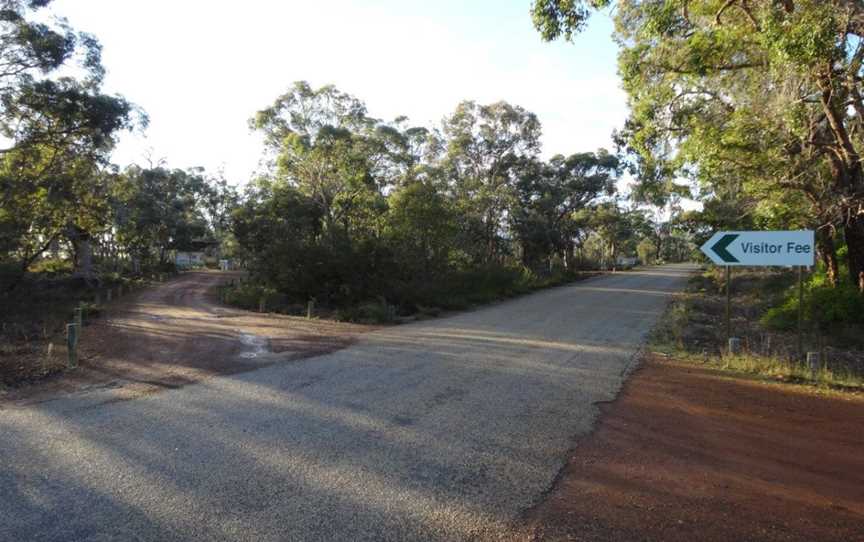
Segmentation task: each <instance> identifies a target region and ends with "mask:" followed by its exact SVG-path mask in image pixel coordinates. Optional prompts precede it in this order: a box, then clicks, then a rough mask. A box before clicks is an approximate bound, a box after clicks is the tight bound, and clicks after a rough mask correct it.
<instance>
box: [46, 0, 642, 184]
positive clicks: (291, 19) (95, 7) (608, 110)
mask: <svg viewBox="0 0 864 542" xmlns="http://www.w3.org/2000/svg"><path fill="white" fill-rule="evenodd" d="M529 6H530V0H434V1H432V0H354V1H350V0H328V1H327V2H323V1H321V2H314V1H312V2H310V1H296V0H287V1H279V2H276V1H272V0H246V1H245V2H228V1H221V0H210V1H206V0H149V1H147V2H141V1H140V0H139V1H133V0H87V1H86V2H85V1H81V0H58V1H56V2H55V3H54V4H52V7H51V9H52V11H53V12H54V13H56V14H58V15H62V16H65V17H67V18H68V19H69V21H70V23H71V24H72V26H73V27H74V28H75V29H77V30H81V31H86V32H90V33H92V34H95V35H96V36H97V37H98V38H99V39H100V41H101V42H102V44H103V46H104V53H103V60H104V64H105V67H106V68H107V70H108V76H107V79H106V90H107V91H108V92H117V93H120V94H123V95H124V96H126V97H127V98H128V99H130V100H131V101H133V102H135V103H136V104H138V105H139V106H141V107H143V108H144V110H146V111H147V113H148V115H149V116H150V121H151V122H150V127H149V128H148V129H147V131H146V133H145V134H143V135H141V134H138V135H128V136H124V138H123V140H122V142H121V144H120V146H119V147H118V149H117V151H116V152H115V155H114V161H115V162H116V163H118V164H120V165H126V164H129V163H131V162H139V163H142V162H143V160H142V157H143V156H144V155H145V154H146V153H147V152H148V150H149V149H152V155H153V157H155V158H165V159H166V160H167V161H168V165H169V166H171V167H178V168H186V167H192V166H204V167H206V168H207V169H208V170H214V171H215V170H217V169H219V168H224V170H225V172H226V174H227V175H228V177H229V179H230V180H232V181H233V182H235V183H244V182H246V181H247V180H248V179H249V177H250V176H251V174H252V173H253V171H254V169H255V168H256V165H257V162H258V160H259V158H260V156H261V152H262V148H261V144H260V141H259V140H258V138H257V137H256V136H254V135H252V134H250V132H249V129H248V127H247V120H248V119H249V118H250V117H251V116H252V115H253V114H254V112H255V111H256V110H258V109H261V108H263V107H266V106H267V105H269V104H270V103H271V102H272V101H273V100H274V99H275V98H276V97H277V96H278V95H279V94H281V93H283V92H284V91H285V90H286V89H287V88H288V87H289V85H290V84H291V83H292V82H294V81H297V80H307V81H309V82H310V84H312V85H313V86H320V85H324V84H329V83H332V84H335V85H336V86H337V87H338V88H339V89H340V90H343V91H345V92H349V93H351V94H353V95H355V96H357V97H358V98H360V99H362V100H364V101H365V102H366V104H367V105H368V107H369V112H370V114H371V115H372V116H375V117H377V118H383V119H392V118H394V117H396V116H398V115H406V116H408V117H409V118H410V119H411V120H412V121H413V122H414V123H415V124H419V125H431V124H433V123H435V122H437V121H439V120H440V119H441V118H442V117H444V116H445V115H447V114H448V113H450V112H451V111H452V110H453V109H454V108H455V106H456V104H457V103H458V102H459V101H461V100H464V99H473V100H477V101H478V102H480V103H490V102H493V101H497V100H507V101H508V102H511V103H514V104H518V105H521V106H523V107H525V108H526V109H528V110H530V111H533V112H535V113H536V114H537V115H538V116H539V118H540V120H541V122H542V123H543V132H544V137H543V142H544V155H546V156H551V155H553V154H557V153H563V154H569V153H573V152H579V151H593V150H596V149H597V148H599V147H606V148H609V149H610V150H611V146H612V144H611V138H610V135H611V132H612V130H613V128H616V127H620V126H621V125H622V124H623V121H624V118H625V115H626V106H625V96H624V93H623V91H622V90H621V89H620V86H619V81H618V76H617V74H616V60H615V59H616V52H617V50H616V46H615V44H614V43H613V41H612V39H611V37H610V35H611V32H612V24H611V22H610V20H609V18H608V17H606V16H595V17H594V18H593V19H592V24H591V25H590V29H589V31H588V32H587V33H585V34H583V35H581V36H579V37H578V38H577V40H576V43H575V44H567V43H554V44H547V43H543V42H542V41H541V40H540V38H539V36H538V35H537V33H536V31H535V30H534V29H533V27H532V25H531V18H530V15H529V13H528V10H529Z"/></svg>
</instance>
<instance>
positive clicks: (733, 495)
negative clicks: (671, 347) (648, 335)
mask: <svg viewBox="0 0 864 542" xmlns="http://www.w3.org/2000/svg"><path fill="white" fill-rule="evenodd" d="M601 408H602V411H603V414H602V416H601V419H600V421H599V423H598V426H597V428H596V430H595V431H594V432H593V433H592V435H591V436H590V437H588V438H586V439H585V440H583V441H580V442H579V444H578V445H577V447H576V449H575V450H574V452H573V454H572V457H570V459H569V461H568V463H567V465H566V467H565V469H564V470H563V471H562V474H561V476H560V479H559V480H558V481H557V482H556V484H555V486H554V487H553V489H552V490H551V492H550V493H549V495H548V496H547V497H546V498H545V499H544V500H543V502H542V503H540V504H539V505H538V506H537V507H535V508H534V509H533V510H531V511H529V512H528V513H527V515H526V518H525V524H524V527H525V531H523V532H524V533H526V534H525V535H524V536H525V538H526V539H530V540H556V541H557V540H585V541H587V540H592V541H601V540H602V541H619V540H620V541H625V540H626V541H633V540H662V541H679V540H680V541H692V540H709V541H710V540H717V541H729V540H750V541H781V540H782V541H799V540H800V541H814V540H819V541H834V540H836V541H852V540H864V454H862V450H864V397H862V396H861V395H851V394H842V395H841V394H836V393H835V394H816V393H814V392H813V390H807V389H804V388H802V387H798V386H790V385H784V384H771V383H767V382H764V381H756V380H752V379H747V378H741V377H735V376H730V375H729V373H723V372H720V371H716V370H712V369H709V368H704V367H699V366H693V365H687V364H682V363H679V362H675V361H673V360H664V359H658V358H655V357H652V358H650V359H647V360H646V361H645V363H644V365H643V367H642V368H641V369H640V370H639V371H638V372H637V373H636V374H635V375H634V376H633V377H632V378H631V379H630V381H629V382H628V383H627V384H626V386H625V389H624V391H623V392H622V394H621V395H620V396H619V398H618V399H617V400H616V401H615V402H614V403H611V404H608V405H602V407H601Z"/></svg>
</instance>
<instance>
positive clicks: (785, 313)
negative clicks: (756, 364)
mask: <svg viewBox="0 0 864 542" xmlns="http://www.w3.org/2000/svg"><path fill="white" fill-rule="evenodd" d="M804 317H805V318H806V319H807V320H808V321H810V322H814V323H816V324H817V325H818V326H820V327H826V326H830V325H834V324H864V296H862V295H861V294H860V293H859V292H858V290H857V289H856V288H855V286H854V285H852V284H849V283H846V282H842V283H840V284H838V285H837V286H836V287H833V288H832V287H831V286H830V285H829V284H827V282H826V280H825V276H824V275H823V274H819V273H817V274H815V275H813V277H811V279H810V280H809V281H808V282H807V283H806V284H805V291H804ZM797 322H798V287H797V285H796V286H795V287H792V288H790V289H789V290H788V291H787V293H786V296H785V299H784V301H783V303H782V304H781V305H780V306H778V307H773V308H771V309H769V310H768V311H767V312H766V313H765V314H764V315H763V317H762V323H763V324H764V325H765V326H767V327H770V328H774V329H792V328H794V327H795V326H796V325H797Z"/></svg>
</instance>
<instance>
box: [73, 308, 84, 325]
mask: <svg viewBox="0 0 864 542" xmlns="http://www.w3.org/2000/svg"><path fill="white" fill-rule="evenodd" d="M72 314H73V317H72V321H73V322H74V323H75V324H76V325H77V326H78V329H81V326H82V325H83V324H84V308H83V307H76V308H74V309H73V310H72Z"/></svg>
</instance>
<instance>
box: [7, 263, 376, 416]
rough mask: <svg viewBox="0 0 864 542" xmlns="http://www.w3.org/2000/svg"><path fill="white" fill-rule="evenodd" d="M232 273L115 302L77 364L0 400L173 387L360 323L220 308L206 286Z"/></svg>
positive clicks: (333, 343)
mask: <svg viewBox="0 0 864 542" xmlns="http://www.w3.org/2000/svg"><path fill="white" fill-rule="evenodd" d="M230 278H232V275H228V274H225V273H219V272H203V271H202V272H190V273H186V274H183V275H181V276H179V277H176V278H174V279H172V280H170V281H169V282H167V283H165V284H161V285H158V286H156V287H154V288H149V289H147V290H143V291H140V292H137V293H134V294H131V295H127V296H126V297H124V298H122V299H120V300H118V301H115V302H114V303H112V304H109V305H108V306H107V309H106V311H105V313H104V314H103V315H102V316H101V317H100V318H97V319H94V320H93V321H91V322H88V323H87V325H85V327H84V331H83V333H82V336H81V343H80V344H81V347H80V351H81V354H80V355H81V362H80V368H79V369H78V370H76V371H73V372H68V373H64V374H62V375H59V376H58V377H54V378H52V379H49V380H48V381H46V382H42V383H39V384H36V385H31V386H27V387H24V388H21V389H18V390H13V391H11V392H9V393H8V394H7V395H6V396H5V397H0V405H2V403H7V404H9V403H18V404H21V403H29V402H34V401H41V400H45V399H47V398H50V397H53V396H55V395H56V394H58V393H63V392H75V391H79V390H83V389H93V388H94V387H97V388H98V387H110V388H116V389H115V390H114V391H115V393H113V394H112V400H118V399H119V400H122V399H125V398H132V397H135V396H138V395H141V394H146V393H153V392H156V391H159V390H161V389H166V388H178V387H181V386H184V385H186V384H190V383H193V382H198V381H201V380H203V379H205V378H208V377H210V376H213V375H225V374H234V373H239V372H244V371H249V370H252V369H256V368H259V367H263V366H266V365H269V364H271V363H273V362H274V361H277V358H276V356H273V355H268V354H269V353H273V354H277V353H278V354H281V355H280V356H278V361H285V360H291V359H300V358H305V357H309V356H316V355H320V354H324V353H327V352H332V351H334V350H337V349H339V348H343V347H345V346H347V345H349V344H351V343H352V342H353V341H354V339H355V338H356V336H357V335H358V334H360V333H363V332H364V331H367V330H368V329H370V328H369V327H366V326H359V325H352V324H344V323H338V322H332V321H320V320H307V319H305V318H296V317H289V316H281V315H275V314H256V313H251V312H247V311H241V310H234V309H231V308H228V307H224V306H222V305H220V304H219V303H218V301H217V300H215V299H213V297H212V293H211V289H212V288H213V287H214V286H215V285H217V284H219V283H221V282H226V281H227V280H229V279H230Z"/></svg>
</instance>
